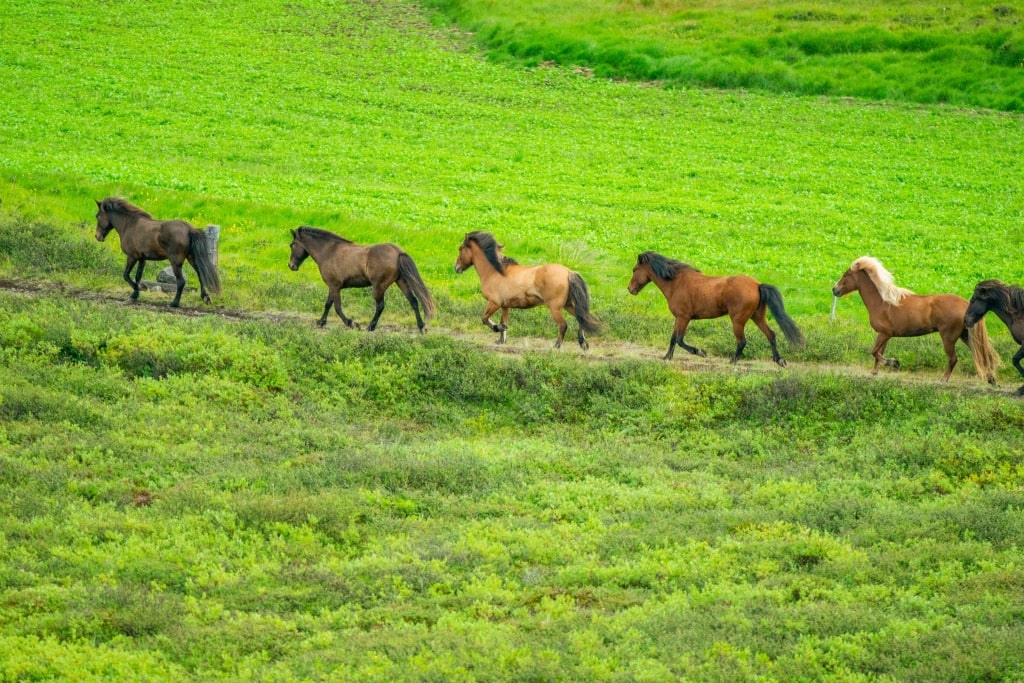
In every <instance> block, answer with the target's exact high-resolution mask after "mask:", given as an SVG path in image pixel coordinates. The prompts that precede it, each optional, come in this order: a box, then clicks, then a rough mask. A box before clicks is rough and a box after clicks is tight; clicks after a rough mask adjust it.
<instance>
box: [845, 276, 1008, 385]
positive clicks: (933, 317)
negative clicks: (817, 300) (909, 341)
mask: <svg viewBox="0 0 1024 683" xmlns="http://www.w3.org/2000/svg"><path fill="white" fill-rule="evenodd" d="M855 291H856V292H860V298H861V300H863V301H864V306H865V307H867V309H868V320H869V321H870V322H871V328H872V329H873V330H874V331H875V332H877V333H878V336H877V337H876V338H875V345H874V346H873V347H871V355H872V356H874V357H875V366H874V368H872V370H871V374H873V375H874V374H877V373H878V365H879V363H884V364H885V365H887V366H889V367H892V368H895V369H897V370H898V369H899V367H900V362H899V361H898V360H896V359H895V358H886V357H885V356H884V355H883V354H884V353H885V346H886V344H888V343H889V339H891V338H892V337H919V336H921V335H925V334H931V333H932V332H938V333H939V336H940V337H942V346H943V348H944V349H945V350H946V358H947V359H948V363H947V364H946V372H945V373H944V374H943V375H942V380H943V381H946V380H948V379H949V376H950V375H951V374H953V368H954V367H956V363H957V357H956V340H957V339H959V340H960V341H962V342H964V343H965V344H967V346H968V348H970V350H971V355H972V356H973V357H974V367H975V369H976V370H977V371H978V376H979V377H982V378H984V379H985V380H987V381H988V382H989V384H995V382H996V379H995V368H996V367H997V366H998V364H999V356H998V355H997V354H996V352H995V349H993V348H992V344H991V342H990V341H989V339H988V332H987V331H986V330H985V323H984V321H981V322H980V323H979V324H977V325H975V327H974V328H973V329H972V330H968V329H967V328H966V327H965V326H964V314H965V313H966V312H967V299H964V298H963V297H959V296H957V295H956V294H933V295H930V296H922V295H918V294H914V293H913V292H911V291H910V290H909V289H904V288H902V287H897V286H896V284H895V283H894V282H893V277H892V274H891V273H890V272H889V271H888V270H886V269H885V268H884V267H883V266H882V264H881V263H880V262H879V261H878V259H875V258H872V257H870V256H862V257H861V258H859V259H857V260H856V261H854V262H853V263H852V264H851V265H850V267H849V269H848V270H847V271H846V272H845V273H843V276H842V277H841V278H839V281H838V282H837V283H836V284H835V286H834V287H833V288H832V294H833V295H834V296H837V297H839V296H845V295H847V294H849V293H850V292H855Z"/></svg>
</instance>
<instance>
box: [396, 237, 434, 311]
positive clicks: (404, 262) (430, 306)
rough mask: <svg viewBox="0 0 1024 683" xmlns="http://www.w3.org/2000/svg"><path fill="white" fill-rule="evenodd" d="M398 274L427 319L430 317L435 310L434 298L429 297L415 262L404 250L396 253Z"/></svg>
mask: <svg viewBox="0 0 1024 683" xmlns="http://www.w3.org/2000/svg"><path fill="white" fill-rule="evenodd" d="M398 275H399V277H401V278H402V279H403V280H404V281H405V283H406V284H407V285H409V290H410V291H411V292H412V293H413V295H415V296H416V298H417V299H419V300H420V303H421V304H423V313H424V316H425V317H426V318H427V319H428V320H429V319H430V318H432V317H433V316H434V311H435V307H434V300H433V299H432V298H431V296H430V292H428V291H427V285H426V283H424V282H423V278H421V277H420V271H419V270H418V269H417V268H416V263H415V262H413V260H412V257H411V256H409V255H408V254H406V253H405V252H402V253H401V254H399V255H398Z"/></svg>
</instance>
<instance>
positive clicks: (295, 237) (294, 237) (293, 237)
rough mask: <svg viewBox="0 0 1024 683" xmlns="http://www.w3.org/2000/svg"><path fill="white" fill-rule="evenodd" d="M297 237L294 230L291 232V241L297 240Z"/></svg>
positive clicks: (297, 234)
mask: <svg viewBox="0 0 1024 683" xmlns="http://www.w3.org/2000/svg"><path fill="white" fill-rule="evenodd" d="M298 237H299V233H297V232H295V231H294V230H292V239H293V240H294V239H298Z"/></svg>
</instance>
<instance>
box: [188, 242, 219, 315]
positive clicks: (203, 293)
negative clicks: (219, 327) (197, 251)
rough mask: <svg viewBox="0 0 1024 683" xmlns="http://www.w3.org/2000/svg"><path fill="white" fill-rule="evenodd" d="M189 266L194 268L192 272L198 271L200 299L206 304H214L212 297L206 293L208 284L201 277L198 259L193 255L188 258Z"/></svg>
mask: <svg viewBox="0 0 1024 683" xmlns="http://www.w3.org/2000/svg"><path fill="white" fill-rule="evenodd" d="M187 258H188V264H189V265H190V266H192V270H194V271H196V279H197V280H199V298H200V299H202V300H203V303H204V304H212V303H213V300H212V299H210V295H209V294H207V293H206V283H205V282H203V278H201V277H199V268H197V267H196V259H195V257H194V256H192V254H189V255H188V256H187Z"/></svg>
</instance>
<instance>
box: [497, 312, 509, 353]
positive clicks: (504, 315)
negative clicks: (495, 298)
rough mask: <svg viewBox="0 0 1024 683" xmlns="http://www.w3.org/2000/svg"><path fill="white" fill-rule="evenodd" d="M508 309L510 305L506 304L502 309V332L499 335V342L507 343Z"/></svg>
mask: <svg viewBox="0 0 1024 683" xmlns="http://www.w3.org/2000/svg"><path fill="white" fill-rule="evenodd" d="M508 311H509V308H508V306H505V307H504V308H502V309H501V326H500V329H501V334H500V335H498V343H499V344H504V343H505V333H506V332H507V331H508Z"/></svg>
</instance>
